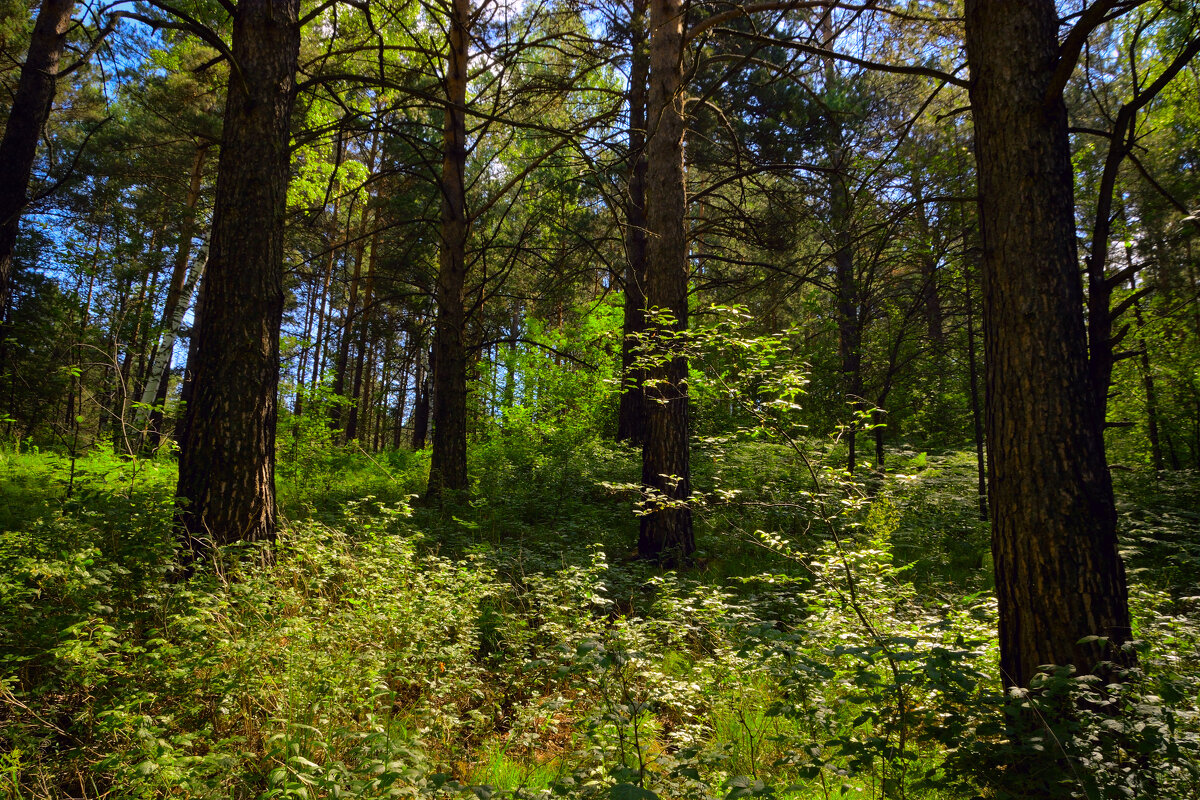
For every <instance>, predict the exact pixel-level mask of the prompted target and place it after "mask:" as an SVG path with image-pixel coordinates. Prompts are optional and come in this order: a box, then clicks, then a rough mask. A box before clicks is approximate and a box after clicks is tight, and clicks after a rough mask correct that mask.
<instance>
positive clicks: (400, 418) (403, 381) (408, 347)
mask: <svg viewBox="0 0 1200 800" xmlns="http://www.w3.org/2000/svg"><path fill="white" fill-rule="evenodd" d="M406 339H407V337H406ZM412 359H413V347H412V341H411V340H407V341H405V346H404V350H403V356H402V358H401V361H400V374H399V376H398V378H399V380H398V384H399V389H400V391H399V395H398V396H397V397H396V421H395V427H394V428H393V429H392V449H393V450H399V449H400V443H401V441H402V438H403V436H404V412H405V411H407V410H408V371H409V370H410V369H411V368H412Z"/></svg>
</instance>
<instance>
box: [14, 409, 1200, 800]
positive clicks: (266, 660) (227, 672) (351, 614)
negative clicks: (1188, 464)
mask: <svg viewBox="0 0 1200 800" xmlns="http://www.w3.org/2000/svg"><path fill="white" fill-rule="evenodd" d="M519 433H520V432H519V431H510V432H509V433H508V434H499V435H497V436H496V437H495V438H494V439H492V440H490V441H489V442H487V443H486V444H485V446H482V447H479V448H477V449H476V451H475V452H476V455H475V459H476V460H475V462H474V464H473V474H474V475H476V476H477V478H476V485H475V489H474V492H473V493H472V495H471V496H470V497H469V498H462V499H461V501H460V502H452V503H450V504H448V505H447V506H446V507H444V508H438V509H435V508H421V507H419V506H418V507H416V508H413V507H412V503H411V498H410V495H411V494H412V493H413V492H414V491H415V488H416V487H417V486H418V485H419V481H420V479H421V477H422V471H423V469H425V468H426V467H427V465H426V462H424V460H423V459H424V457H423V456H422V455H421V454H416V455H413V454H394V455H383V456H376V455H372V456H370V457H367V456H366V454H364V453H361V452H360V451H357V450H354V449H340V450H338V451H337V452H331V453H329V454H327V458H326V459H325V460H324V461H317V462H314V463H312V464H309V465H297V464H295V463H290V464H289V463H285V464H283V465H281V470H280V472H281V476H282V480H283V487H282V488H281V494H283V495H284V496H285V501H286V503H287V505H285V511H286V516H287V517H288V520H289V522H288V523H287V525H286V526H285V528H284V530H283V532H282V534H281V537H280V541H279V544H278V547H277V550H276V553H275V558H274V562H273V564H271V565H270V566H269V567H262V566H260V564H261V560H262V559H261V557H260V556H259V555H258V554H257V553H256V552H254V551H253V550H252V549H251V548H245V549H243V550H240V551H237V550H235V551H231V552H229V553H227V554H226V558H225V560H224V562H223V563H221V564H219V565H213V568H211V569H209V570H206V571H202V572H201V573H200V574H199V575H198V576H197V577H195V578H194V579H192V580H191V581H188V582H186V583H181V582H173V581H172V580H170V566H171V564H172V562H173V558H174V552H173V543H172V538H171V535H170V516H171V510H170V488H171V486H172V485H173V477H172V475H171V470H170V468H169V467H168V466H166V465H165V464H158V463H155V462H136V463H134V462H123V461H121V460H120V459H115V458H112V457H109V456H93V457H89V458H87V459H84V460H82V461H81V462H79V463H77V464H76V465H75V466H76V470H77V472H76V480H75V482H74V483H73V485H72V489H71V496H70V497H67V496H66V484H64V483H63V478H64V474H65V473H64V470H65V469H68V468H69V464H66V463H65V462H64V461H63V460H62V459H59V458H57V457H54V456H48V455H44V454H30V453H23V454H20V455H16V454H14V453H12V452H11V451H10V452H9V453H8V454H7V455H6V456H5V458H6V459H7V460H6V461H5V462H4V464H3V467H2V468H3V470H4V471H3V473H2V474H0V492H3V494H4V499H5V501H6V503H5V504H4V505H3V506H2V507H4V508H5V509H6V512H5V513H7V514H8V515H9V516H7V517H5V519H4V527H5V528H6V531H5V532H4V533H2V534H0V798H4V799H5V800H9V798H12V800H16V798H22V799H24V798H38V799H39V800H41V799H42V798H46V799H49V798H56V799H57V798H101V797H104V798H114V800H115V799H117V798H160V797H161V798H168V797H172V798H173V797H185V798H214V799H215V798H345V797H352V798H384V797H459V796H465V797H479V798H484V800H486V798H490V797H533V796H547V797H550V796H563V797H580V798H592V797H595V798H606V799H608V798H611V799H612V800H622V799H625V800H649V798H653V797H660V798H718V797H720V798H724V797H734V798H737V797H781V798H782V797H787V798H835V797H852V798H881V799H882V798H970V797H980V796H981V797H989V798H1001V797H1021V796H1026V795H1024V794H1022V791H1023V787H1022V786H1021V785H1015V786H1014V785H1011V784H1006V783H1005V782H1004V780H1003V779H1002V778H1001V777H1000V776H1001V775H1004V774H1012V773H1013V772H1014V770H1012V769H1011V766H1012V765H1014V764H1017V765H1020V768H1019V769H1018V770H1016V772H1018V773H1022V774H1024V775H1025V776H1026V778H1025V780H1026V781H1027V782H1032V781H1042V782H1043V783H1045V784H1046V785H1047V786H1054V787H1057V789H1056V791H1058V792H1059V794H1058V796H1063V797H1069V796H1078V797H1083V798H1092V797H1095V798H1108V797H1147V798H1149V797H1163V798H1181V799H1182V798H1187V797H1194V796H1197V795H1198V794H1200V783H1198V782H1197V781H1198V778H1197V771H1196V737H1197V730H1198V728H1200V722H1198V721H1197V717H1196V700H1197V696H1198V694H1200V663H1198V662H1200V624H1198V623H1197V622H1196V621H1195V619H1196V616H1195V613H1194V612H1195V611H1196V610H1197V609H1196V607H1195V603H1196V602H1197V601H1196V597H1195V596H1194V595H1193V594H1191V593H1189V592H1190V590H1189V589H1188V587H1189V586H1190V585H1191V584H1190V583H1189V580H1190V578H1189V577H1188V576H1193V577H1194V575H1195V574H1196V573H1195V572H1194V571H1191V572H1189V571H1188V570H1187V568H1186V567H1187V565H1188V563H1191V564H1195V563H1196V562H1195V561H1194V560H1192V561H1190V562H1189V560H1188V556H1187V553H1188V552H1190V551H1187V550H1186V548H1184V552H1183V554H1180V552H1179V547H1182V546H1183V545H1184V544H1186V543H1187V542H1194V541H1195V539H1194V538H1192V536H1193V533H1194V530H1193V529H1191V528H1188V527H1187V526H1186V525H1182V526H1181V525H1180V524H1177V523H1178V522H1179V520H1185V521H1186V520H1188V519H1190V518H1189V517H1188V516H1187V515H1188V514H1191V513H1194V512H1193V511H1192V510H1189V509H1191V505H1190V504H1191V502H1192V501H1191V500H1190V498H1191V497H1194V495H1192V494H1189V492H1188V491H1187V488H1186V487H1187V485H1188V484H1187V482H1188V476H1176V477H1175V478H1174V479H1172V480H1173V482H1170V483H1168V482H1166V481H1165V480H1160V481H1158V482H1151V484H1150V485H1147V486H1144V487H1140V488H1138V487H1135V489H1136V491H1137V492H1140V493H1141V494H1144V495H1146V496H1152V497H1155V498H1157V499H1156V501H1155V502H1156V504H1155V505H1153V506H1151V505H1146V504H1142V503H1139V502H1136V498H1135V499H1133V500H1130V501H1129V502H1128V503H1127V504H1126V506H1125V507H1124V509H1123V518H1124V519H1125V520H1126V523H1127V527H1128V528H1129V529H1130V530H1131V531H1133V532H1134V533H1135V534H1136V536H1137V538H1136V540H1135V538H1134V537H1133V535H1132V534H1131V537H1130V539H1129V541H1130V544H1129V547H1130V548H1131V551H1130V553H1129V557H1130V558H1131V559H1132V561H1131V563H1133V564H1135V565H1136V566H1135V567H1134V577H1135V583H1134V592H1133V603H1134V609H1135V612H1136V615H1137V620H1138V635H1139V637H1140V638H1141V640H1142V642H1143V645H1142V653H1141V662H1140V670H1139V671H1138V672H1137V673H1136V674H1133V675H1130V676H1129V678H1130V680H1129V682H1128V683H1127V684H1126V688H1125V689H1122V690H1121V691H1120V692H1118V693H1117V694H1116V695H1114V694H1112V693H1106V694H1104V695H1103V696H1102V699H1097V700H1096V701H1095V702H1092V703H1090V704H1084V707H1087V708H1094V709H1097V710H1096V711H1094V712H1089V714H1090V716H1089V714H1083V715H1081V716H1080V717H1078V718H1076V719H1074V720H1072V721H1071V722H1070V724H1069V725H1067V726H1066V727H1062V728H1058V729H1055V730H1050V731H1046V736H1045V738H1044V740H1043V741H1044V747H1043V748H1042V752H1041V753H1039V752H1036V751H1031V752H1018V751H1016V750H1015V749H1014V748H1013V747H1011V746H1009V745H1007V744H1006V741H1007V740H1006V737H1005V732H1004V728H1003V725H1002V721H1003V715H1002V710H1001V709H1002V705H1003V700H1004V698H1002V697H1001V696H1000V692H999V688H1000V687H999V685H998V682H997V680H996V677H995V669H994V665H995V663H996V660H997V656H996V652H995V644H994V639H995V636H994V629H995V608H994V601H993V600H992V599H991V597H990V595H989V593H988V592H987V587H988V586H989V585H990V571H989V565H988V564H987V561H986V558H983V557H980V556H979V555H978V554H979V553H980V552H986V531H985V530H984V529H982V528H981V527H980V524H979V523H978V521H977V520H975V519H974V516H973V515H974V514H975V510H974V509H975V506H974V505H973V504H974V502H975V501H974V497H973V494H972V487H973V484H972V480H973V476H972V473H971V471H970V466H971V463H972V462H970V459H969V458H968V457H966V456H961V455H957V454H951V455H948V456H946V457H942V458H937V457H926V456H923V455H921V454H909V455H907V456H904V455H903V454H900V455H898V456H897V457H896V458H895V459H894V461H896V462H899V461H900V460H901V458H906V459H907V460H908V462H909V464H910V466H911V467H912V468H911V469H907V470H906V477H902V478H889V479H887V480H879V481H877V485H875V486H874V487H871V486H866V487H864V486H858V485H852V484H849V483H846V484H842V485H838V486H837V487H836V488H835V489H830V490H828V492H827V494H828V496H827V497H817V496H815V495H814V494H813V493H812V492H811V489H806V487H805V486H804V484H803V481H802V480H801V479H800V478H798V477H797V475H796V471H797V468H798V465H797V464H796V463H795V462H794V460H793V457H792V456H789V455H788V454H787V452H785V451H783V450H782V449H777V448H771V447H770V446H765V445H760V444H748V445H739V444H736V443H725V444H721V445H720V447H721V448H723V450H722V451H721V452H720V453H719V454H714V453H715V450H714V451H712V452H709V451H705V450H703V449H702V450H701V451H700V456H699V457H698V459H697V460H698V461H699V462H700V464H699V466H698V474H699V475H700V478H699V480H698V482H697V483H698V486H701V488H702V491H704V492H705V493H706V496H707V499H706V501H705V502H704V503H703V504H702V505H701V506H700V507H699V508H698V510H697V514H698V518H699V519H700V521H701V533H700V545H701V548H702V550H703V555H702V556H701V558H700V559H698V561H697V563H695V564H693V565H691V567H690V568H689V569H686V570H682V571H678V572H674V571H672V572H662V571H659V570H657V569H655V568H653V567H652V566H650V565H648V564H645V563H644V562H641V561H638V560H636V559H635V558H633V555H634V554H633V553H632V542H633V541H634V538H635V531H636V524H637V523H636V518H633V517H632V516H631V515H630V513H629V505H630V504H629V497H628V490H627V489H625V488H622V487H623V486H624V485H625V484H626V483H627V482H629V481H631V480H632V479H633V476H634V475H635V474H636V465H635V459H634V458H633V456H632V454H631V453H630V452H629V451H627V450H625V449H622V448H618V447H614V446H611V445H606V444H603V443H600V442H597V441H594V440H582V439H581V440H580V441H576V442H572V443H571V446H570V447H569V448H568V447H565V446H563V443H562V442H557V441H539V440H537V439H533V438H530V437H528V436H522V435H519ZM505 436H507V440H506V439H505V438H504V437H505ZM713 447H714V448H715V447H716V445H713ZM706 457H707V458H708V463H707V465H705V464H704V459H705V458H706ZM502 464H503V465H507V466H503V467H502V466H501V465H502ZM1193 485H1194V484H1193ZM806 492H807V494H806ZM370 494H374V496H373V497H370V496H367V495H370ZM1128 494H1129V496H1134V495H1133V493H1132V492H1130V493H1128ZM11 498H23V500H22V503H23V505H22V506H21V508H20V509H19V510H14V507H13V506H12V505H11V504H9V503H8V502H7V501H8V500H9V499H11ZM830 501H836V507H837V508H838V509H839V510H838V511H837V518H836V520H835V521H834V523H835V524H831V525H830V524H819V523H818V522H816V521H814V518H813V516H812V512H813V506H814V504H818V503H822V502H830ZM735 523H737V524H735ZM1168 545H1169V546H1168ZM1094 690H1095V687H1094V686H1092V685H1090V684H1089V683H1088V682H1087V681H1086V680H1080V679H1076V678H1073V677H1072V676H1069V675H1063V674H1056V673H1053V672H1048V673H1047V677H1046V679H1045V680H1044V681H1043V682H1042V683H1041V685H1040V686H1039V687H1036V688H1035V689H1034V690H1032V691H1031V692H1029V693H1028V694H1027V695H1025V696H1024V697H1022V698H1017V700H1018V701H1019V702H1023V703H1025V704H1026V705H1028V706H1030V707H1032V708H1035V709H1036V708H1038V707H1040V705H1045V706H1046V707H1047V708H1048V707H1051V706H1052V705H1053V704H1054V703H1057V702H1061V698H1062V697H1063V696H1065V695H1081V694H1086V693H1088V692H1094ZM1100 697H1101V696H1100V695H1097V698H1100ZM1102 703H1110V704H1113V705H1112V706H1110V707H1109V708H1108V710H1104V709H1103V708H1102ZM1039 764H1041V765H1043V766H1042V767H1041V768H1039V767H1038V765H1039ZM1006 765H1007V766H1009V767H1010V769H1008V770H1007V771H1006V770H1004V769H1003V768H1004V767H1005V766H1006ZM1047 765H1048V766H1047ZM1039 769H1040V771H1039ZM1022 771H1023V772H1022ZM1028 785H1032V783H1029V784H1028ZM1028 785H1026V786H1025V787H1024V788H1028Z"/></svg>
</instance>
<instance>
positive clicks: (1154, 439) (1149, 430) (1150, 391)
mask: <svg viewBox="0 0 1200 800" xmlns="http://www.w3.org/2000/svg"><path fill="white" fill-rule="evenodd" d="M1125 263H1126V265H1127V268H1128V269H1129V270H1130V278H1129V290H1130V291H1132V292H1134V293H1135V294H1136V292H1137V291H1138V287H1137V279H1136V278H1134V277H1133V275H1132V270H1133V248H1132V247H1131V246H1130V245H1129V244H1128V243H1126V245H1125ZM1133 320H1134V322H1135V323H1136V324H1137V332H1138V344H1139V345H1140V347H1139V348H1138V349H1139V351H1140V352H1139V353H1138V368H1139V371H1140V372H1141V373H1142V389H1143V390H1144V391H1145V393H1146V436H1147V438H1148V439H1149V440H1150V462H1151V464H1153V465H1154V471H1155V472H1162V471H1163V470H1164V469H1166V463H1165V462H1164V461H1163V451H1162V442H1161V440H1160V438H1159V435H1158V391H1157V388H1156V387H1155V385H1154V371H1153V370H1152V369H1151V367H1150V342H1149V340H1148V339H1147V338H1146V320H1145V318H1144V317H1143V316H1142V304H1141V302H1140V301H1138V300H1137V298H1134V301H1133Z"/></svg>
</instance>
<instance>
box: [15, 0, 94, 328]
mask: <svg viewBox="0 0 1200 800" xmlns="http://www.w3.org/2000/svg"><path fill="white" fill-rule="evenodd" d="M74 9H75V0H43V2H42V7H41V9H40V10H39V11H38V16H37V21H36V22H35V23H34V25H33V36H32V38H31V39H30V40H29V51H28V53H27V54H26V56H25V63H24V64H22V65H21V77H20V78H19V79H18V81H17V93H16V96H15V97H13V104H12V107H11V108H10V109H9V111H8V123H7V124H6V125H5V127H4V138H3V139H0V321H2V320H3V319H4V314H5V312H6V311H7V309H8V302H9V300H10V298H11V296H12V263H13V250H14V248H15V247H16V243H17V232H18V230H19V228H20V222H21V212H22V211H24V209H25V204H26V203H28V202H29V197H28V192H29V180H30V178H31V177H32V175H33V159H34V156H36V155H37V144H38V139H39V138H41V135H42V129H43V128H44V127H45V126H46V120H47V119H49V117H50V108H51V106H52V105H53V104H54V88H55V83H56V82H57V80H58V60H59V57H60V56H61V55H62V49H63V43H64V42H65V41H66V38H67V30H68V29H69V28H70V27H71V12H72V11H73V10H74Z"/></svg>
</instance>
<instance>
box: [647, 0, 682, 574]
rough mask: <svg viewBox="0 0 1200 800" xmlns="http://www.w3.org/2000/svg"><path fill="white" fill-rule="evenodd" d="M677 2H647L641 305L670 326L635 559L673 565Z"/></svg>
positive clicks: (652, 418)
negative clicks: (669, 318)
mask: <svg viewBox="0 0 1200 800" xmlns="http://www.w3.org/2000/svg"><path fill="white" fill-rule="evenodd" d="M683 19H684V14H683V2H682V0H651V3H650V91H649V97H648V102H647V109H648V112H647V138H648V142H647V149H646V227H647V230H648V235H647V241H646V303H647V305H648V307H649V308H650V309H651V310H652V311H653V310H654V309H658V310H659V311H661V312H666V313H669V314H670V315H671V316H672V317H673V318H674V321H673V322H671V323H669V324H668V323H664V322H662V321H660V320H656V319H654V318H651V319H649V320H647V323H646V331H647V337H648V345H649V349H650V355H651V357H652V359H653V362H654V363H653V364H652V365H651V366H650V367H649V368H648V369H647V371H646V383H645V393H646V437H645V441H644V443H643V445H642V484H643V485H644V487H645V491H646V494H647V506H646V509H645V510H646V513H645V514H644V515H643V516H642V518H641V531H640V535H639V537H638V554H639V555H640V556H641V557H643V558H653V559H657V560H661V561H665V562H673V561H677V560H678V559H680V558H684V557H687V556H689V555H691V553H693V552H694V551H695V549H696V542H695V538H694V536H693V533H692V509H691V507H690V506H689V505H688V502H689V498H690V495H691V473H690V464H689V461H688V459H689V452H688V444H689V443H688V436H689V409H688V385H687V378H688V363H687V356H686V355H685V354H684V353H683V352H681V350H680V348H681V343H680V341H679V339H680V336H681V335H682V334H685V333H686V331H687V327H688V258H687V256H688V245H687V236H686V231H685V228H684V215H685V213H686V209H687V195H686V184H685V175H684V167H683V137H684V117H683V44H684V39H683V30H684V28H683Z"/></svg>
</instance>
